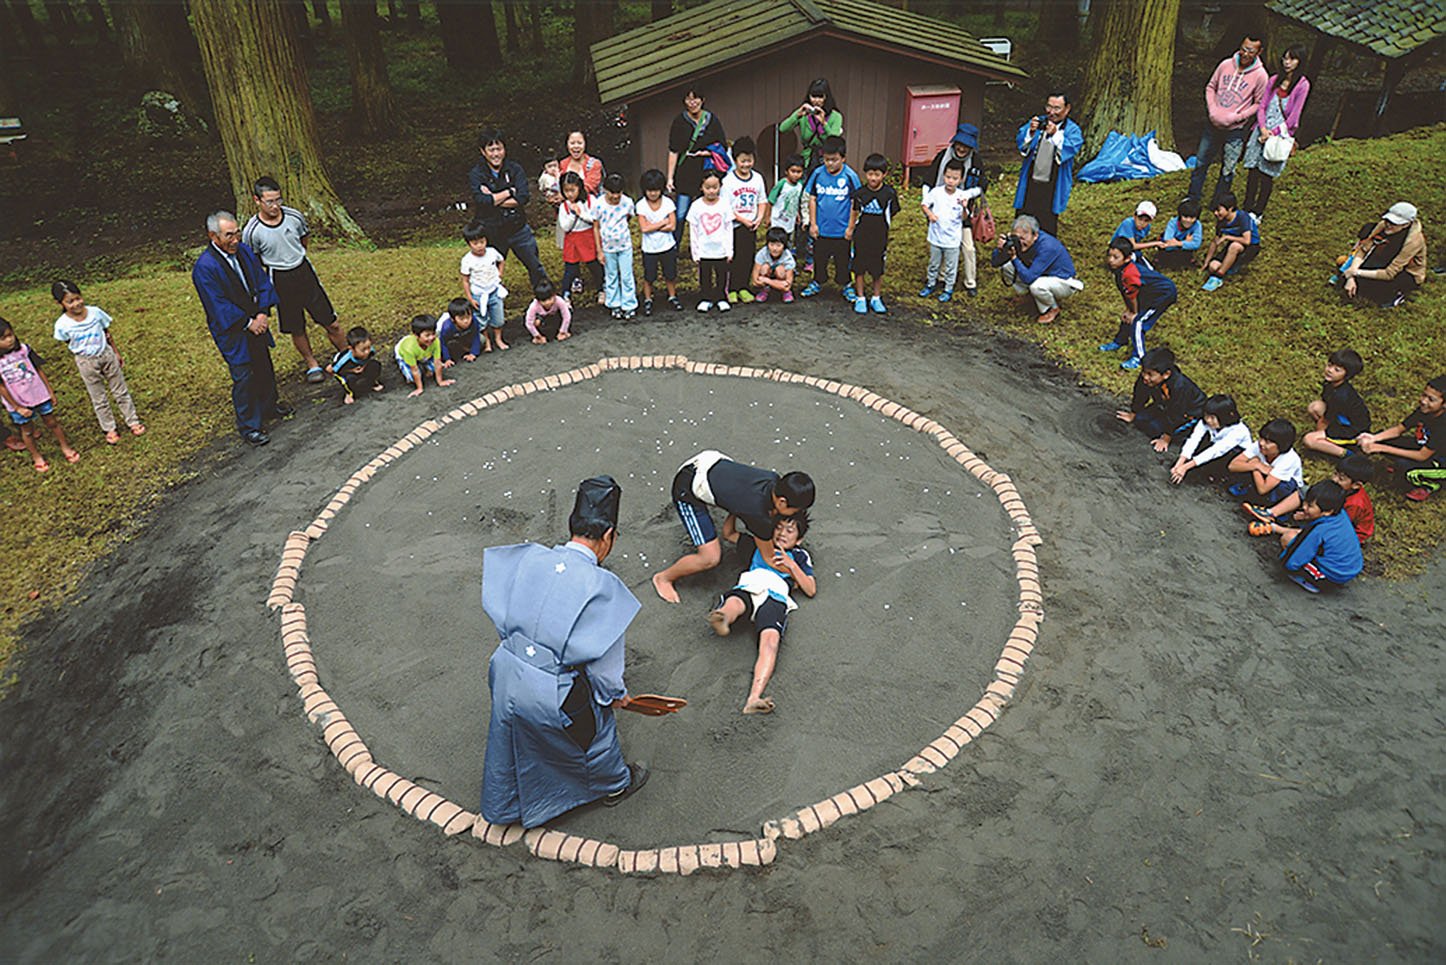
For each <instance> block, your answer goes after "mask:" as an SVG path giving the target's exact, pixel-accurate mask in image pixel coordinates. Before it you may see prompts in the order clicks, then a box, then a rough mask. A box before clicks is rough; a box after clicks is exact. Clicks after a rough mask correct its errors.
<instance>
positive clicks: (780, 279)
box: [750, 228, 797, 304]
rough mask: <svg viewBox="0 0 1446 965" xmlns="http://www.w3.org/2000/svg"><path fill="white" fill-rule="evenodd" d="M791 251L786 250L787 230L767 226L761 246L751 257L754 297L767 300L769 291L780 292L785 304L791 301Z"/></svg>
mask: <svg viewBox="0 0 1446 965" xmlns="http://www.w3.org/2000/svg"><path fill="white" fill-rule="evenodd" d="M796 267H797V266H796V263H795V262H794V260H793V252H791V251H789V250H788V232H786V231H784V230H783V229H782V228H769V229H768V234H767V235H766V236H765V240H764V244H763V247H762V248H760V249H758V255H757V256H756V257H755V258H754V259H753V277H752V279H750V282H751V284H752V285H753V287H754V288H755V289H757V290H758V291H757V294H756V295H754V296H753V297H754V299H755V300H757V301H760V302H766V301H768V297H769V295H770V293H773V292H781V293H782V300H783V302H784V303H785V304H787V303H788V302H791V301H793V273H794V269H795V268H796Z"/></svg>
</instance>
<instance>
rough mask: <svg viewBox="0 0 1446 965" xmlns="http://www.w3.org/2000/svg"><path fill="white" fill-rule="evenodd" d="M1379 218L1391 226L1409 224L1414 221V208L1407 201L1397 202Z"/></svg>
mask: <svg viewBox="0 0 1446 965" xmlns="http://www.w3.org/2000/svg"><path fill="white" fill-rule="evenodd" d="M1381 217H1382V218H1383V219H1385V220H1386V221H1389V222H1391V224H1410V223H1411V222H1412V221H1415V220H1416V206H1415V205H1414V204H1412V203H1411V202H1409V201H1397V202H1396V203H1395V204H1393V205H1391V206H1390V207H1389V208H1388V209H1386V213H1385V214H1383V215H1381Z"/></svg>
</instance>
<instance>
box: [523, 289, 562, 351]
mask: <svg viewBox="0 0 1446 965" xmlns="http://www.w3.org/2000/svg"><path fill="white" fill-rule="evenodd" d="M553 314H555V315H557V316H558V318H559V319H561V322H560V324H559V325H558V327H557V340H558V341H559V342H561V341H564V340H566V339H569V338H571V337H572V333H571V332H570V331H568V329H569V328H571V327H572V307H571V306H570V305H568V303H567V299H566V298H559V297H558V294H557V290H556V289H555V288H553V287H552V282H550V281H548V280H547V279H546V278H544V279H543V280H542V281H540V282H538V283H537V284H536V285H535V286H534V287H533V289H532V304H531V305H528V306H527V317H526V318H524V319H523V324H525V325H526V326H527V332H528V334H529V335H531V336H532V344H533V345H546V344H547V336H546V335H543V334H542V333H541V332H539V331H538V330H537V323H538V322H539V321H541V320H542V319H543V318H545V317H547V316H548V315H553Z"/></svg>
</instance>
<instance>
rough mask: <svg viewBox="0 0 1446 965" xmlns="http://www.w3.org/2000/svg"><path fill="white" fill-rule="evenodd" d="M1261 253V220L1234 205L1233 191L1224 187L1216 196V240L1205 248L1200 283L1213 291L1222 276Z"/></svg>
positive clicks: (1219, 283) (1222, 282)
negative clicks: (1202, 282)
mask: <svg viewBox="0 0 1446 965" xmlns="http://www.w3.org/2000/svg"><path fill="white" fill-rule="evenodd" d="M1258 254H1260V223H1259V222H1258V221H1256V220H1255V219H1254V218H1252V217H1251V216H1250V212H1249V211H1241V210H1240V209H1239V208H1237V207H1236V206H1235V195H1233V194H1231V193H1230V192H1229V191H1226V192H1225V193H1224V194H1222V195H1220V197H1218V198H1216V199H1215V240H1214V241H1212V242H1210V248H1209V250H1207V251H1206V252H1205V273H1206V274H1207V275H1209V276H1210V277H1209V278H1206V279H1205V284H1203V285H1201V286H1200V287H1201V288H1203V289H1204V290H1205V291H1207V292H1213V291H1214V290H1215V289H1217V288H1219V287H1220V286H1221V285H1223V284H1225V276H1226V275H1229V274H1233V273H1234V272H1236V271H1238V270H1239V269H1240V268H1241V267H1243V266H1245V265H1247V264H1249V263H1250V262H1251V261H1252V260H1253V259H1254V258H1255V256H1256V255H1258Z"/></svg>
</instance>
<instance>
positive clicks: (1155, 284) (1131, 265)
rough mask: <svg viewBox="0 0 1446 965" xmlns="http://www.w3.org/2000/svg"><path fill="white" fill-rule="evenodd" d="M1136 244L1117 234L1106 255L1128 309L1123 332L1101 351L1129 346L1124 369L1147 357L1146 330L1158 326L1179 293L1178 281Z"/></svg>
mask: <svg viewBox="0 0 1446 965" xmlns="http://www.w3.org/2000/svg"><path fill="white" fill-rule="evenodd" d="M1132 244H1133V243H1132V242H1131V241H1130V239H1129V238H1123V237H1120V236H1118V235H1117V236H1116V237H1115V238H1114V239H1113V240H1112V241H1111V242H1110V247H1109V249H1108V250H1107V252H1106V254H1105V263H1106V264H1107V265H1109V268H1110V271H1112V272H1114V275H1115V287H1117V288H1118V289H1119V290H1120V297H1121V298H1123V299H1124V300H1125V310H1124V311H1123V312H1121V313H1120V328H1119V331H1117V332H1115V336H1114V338H1112V339H1110V340H1109V341H1108V342H1104V343H1102V344H1101V345H1100V351H1101V352H1118V351H1119V350H1120V349H1122V348H1124V347H1125V346H1129V349H1130V357H1129V358H1127V359H1125V360H1124V361H1123V362H1121V363H1120V368H1122V369H1137V368H1139V367H1140V361H1141V359H1143V358H1144V357H1145V333H1146V332H1148V331H1149V330H1150V329H1152V328H1154V327H1155V323H1156V322H1158V321H1159V320H1160V316H1161V315H1163V314H1165V309H1167V308H1169V307H1170V306H1171V305H1173V304H1175V299H1176V297H1177V296H1178V295H1179V291H1178V290H1177V289H1176V288H1175V283H1174V282H1173V281H1171V280H1170V279H1168V278H1166V277H1165V276H1164V275H1162V274H1160V273H1159V272H1158V271H1156V270H1155V269H1154V268H1152V267H1150V263H1149V262H1148V261H1146V260H1145V256H1144V255H1142V254H1140V253H1139V252H1137V251H1135V249H1134V248H1133V247H1132Z"/></svg>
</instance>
